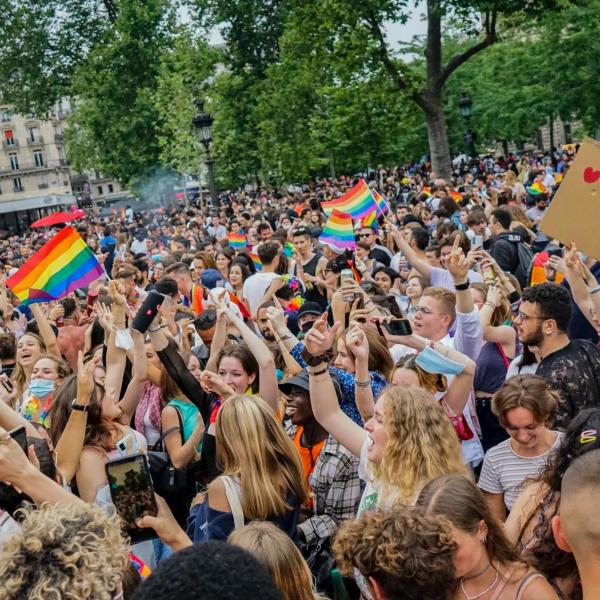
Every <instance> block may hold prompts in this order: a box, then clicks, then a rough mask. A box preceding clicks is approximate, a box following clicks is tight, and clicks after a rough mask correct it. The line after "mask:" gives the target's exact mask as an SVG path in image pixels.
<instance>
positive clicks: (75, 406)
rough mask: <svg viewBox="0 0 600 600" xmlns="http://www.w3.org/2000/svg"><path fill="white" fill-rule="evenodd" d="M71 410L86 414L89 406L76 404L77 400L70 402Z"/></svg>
mask: <svg viewBox="0 0 600 600" xmlns="http://www.w3.org/2000/svg"><path fill="white" fill-rule="evenodd" d="M71 410H78V411H80V412H88V411H89V410H90V405H89V404H77V398H76V399H75V400H73V402H71Z"/></svg>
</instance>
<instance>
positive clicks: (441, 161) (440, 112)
mask: <svg viewBox="0 0 600 600" xmlns="http://www.w3.org/2000/svg"><path fill="white" fill-rule="evenodd" d="M427 104H428V108H427V110H426V111H425V120H426V123H427V139H428V141H429V152H430V154H431V168H432V170H433V172H434V173H435V175H436V177H440V178H442V179H446V180H449V179H450V177H451V175H452V160H451V157H450V146H449V145H448V131H447V129H446V115H445V114H444V108H443V106H442V99H441V97H440V95H438V94H434V95H433V96H432V97H430V98H429V99H428V102H427Z"/></svg>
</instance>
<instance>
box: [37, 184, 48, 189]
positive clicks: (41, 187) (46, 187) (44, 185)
mask: <svg viewBox="0 0 600 600" xmlns="http://www.w3.org/2000/svg"><path fill="white" fill-rule="evenodd" d="M47 189H48V184H47V183H38V190H47Z"/></svg>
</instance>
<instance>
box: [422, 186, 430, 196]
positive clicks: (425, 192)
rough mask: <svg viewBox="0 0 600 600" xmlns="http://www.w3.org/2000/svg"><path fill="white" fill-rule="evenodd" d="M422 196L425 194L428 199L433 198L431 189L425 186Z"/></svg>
mask: <svg viewBox="0 0 600 600" xmlns="http://www.w3.org/2000/svg"><path fill="white" fill-rule="evenodd" d="M421 193H422V194H425V195H426V196H427V197H428V198H429V196H431V188H430V187H429V186H425V187H424V188H423V189H422V190H421Z"/></svg>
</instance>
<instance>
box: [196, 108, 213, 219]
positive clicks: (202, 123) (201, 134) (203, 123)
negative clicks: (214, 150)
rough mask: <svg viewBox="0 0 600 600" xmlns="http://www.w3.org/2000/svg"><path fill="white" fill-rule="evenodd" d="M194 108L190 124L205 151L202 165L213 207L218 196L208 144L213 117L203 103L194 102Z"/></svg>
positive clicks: (209, 142) (210, 139) (210, 140)
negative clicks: (204, 169) (194, 112)
mask: <svg viewBox="0 0 600 600" xmlns="http://www.w3.org/2000/svg"><path fill="white" fill-rule="evenodd" d="M196 106H197V107H198V114H196V116H195V117H194V118H193V119H192V124H193V125H194V130H195V132H196V135H197V136H198V140H199V141H200V142H201V143H202V145H203V146H204V149H205V150H206V158H205V160H204V164H205V165H206V169H207V171H208V189H209V191H210V199H211V201H212V205H213V206H214V207H216V206H218V204H219V196H218V194H217V187H216V185H215V173H214V170H213V159H212V156H211V154H210V144H211V142H212V125H213V121H214V119H213V117H212V115H211V114H210V113H208V112H206V111H205V110H204V102H200V101H198V102H196Z"/></svg>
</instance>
